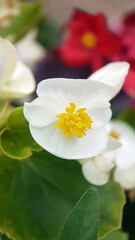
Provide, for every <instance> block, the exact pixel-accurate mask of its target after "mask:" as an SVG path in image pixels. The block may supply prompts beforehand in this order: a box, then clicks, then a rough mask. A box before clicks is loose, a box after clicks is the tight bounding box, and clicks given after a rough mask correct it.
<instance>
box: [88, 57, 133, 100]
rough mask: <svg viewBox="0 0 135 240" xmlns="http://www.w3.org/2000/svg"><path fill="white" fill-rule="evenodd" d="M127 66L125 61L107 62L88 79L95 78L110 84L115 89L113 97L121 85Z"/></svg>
mask: <svg viewBox="0 0 135 240" xmlns="http://www.w3.org/2000/svg"><path fill="white" fill-rule="evenodd" d="M129 67H130V65H129V63H127V62H114V63H109V64H107V65H106V66H104V67H103V68H101V69H99V70H98V71H96V72H95V73H93V74H92V75H91V76H90V77H89V78H88V80H95V81H99V82H103V83H105V84H107V85H110V86H112V87H113V88H114V91H115V92H114V95H113V97H115V96H116V95H117V94H118V93H119V91H120V90H121V88H122V86H123V83H124V80H125V77H126V75H127V74H128V70H129Z"/></svg>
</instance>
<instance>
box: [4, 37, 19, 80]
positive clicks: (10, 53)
mask: <svg viewBox="0 0 135 240" xmlns="http://www.w3.org/2000/svg"><path fill="white" fill-rule="evenodd" d="M16 64H17V53H16V49H15V47H14V46H13V45H12V44H11V43H10V41H9V40H7V39H4V38H2V37H0V84H1V83H2V82H5V81H7V79H9V78H10V76H11V75H12V74H13V72H14V71H15V68H16Z"/></svg>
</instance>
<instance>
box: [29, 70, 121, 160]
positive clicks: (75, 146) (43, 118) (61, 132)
mask: <svg viewBox="0 0 135 240" xmlns="http://www.w3.org/2000/svg"><path fill="white" fill-rule="evenodd" d="M116 71H117V69H116ZM123 71H124V73H125V69H123ZM117 72H118V71H117ZM114 77H115V71H114ZM37 95H38V98H37V99H35V100H34V101H33V102H31V103H25V105H24V115H25V117H26V119H27V120H28V122H29V124H30V131H31V134H32V136H33V138H34V139H35V141H36V142H37V143H38V144H39V145H41V146H42V147H43V148H44V149H46V150H47V151H49V152H51V153H52V154H54V155H57V156H59V157H61V158H66V159H82V158H83V159H85V158H89V157H93V156H96V155H98V154H99V153H101V152H102V151H103V150H104V149H105V148H106V146H107V143H108V134H107V133H106V130H105V129H104V126H105V125H106V124H107V122H108V121H109V120H110V118H111V110H110V104H109V100H110V99H111V98H112V96H113V95H114V90H113V88H112V87H110V86H108V85H106V84H104V83H101V82H97V81H92V80H89V81H88V80H82V79H77V80H73V79H48V80H44V81H42V82H40V83H39V85H38V89H37Z"/></svg>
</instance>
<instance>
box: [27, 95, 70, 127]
mask: <svg viewBox="0 0 135 240" xmlns="http://www.w3.org/2000/svg"><path fill="white" fill-rule="evenodd" d="M58 100H59V99H55V98H54V97H52V96H43V97H39V98H36V99H35V100H34V101H32V102H31V103H25V104H24V116H25V118H26V119H27V120H28V122H29V123H30V124H31V125H32V126H34V127H45V126H47V125H50V124H52V123H54V122H56V121H58V120H59V118H58V117H56V115H58V114H60V113H61V112H64V111H65V109H64V108H63V104H62V102H61V101H58Z"/></svg>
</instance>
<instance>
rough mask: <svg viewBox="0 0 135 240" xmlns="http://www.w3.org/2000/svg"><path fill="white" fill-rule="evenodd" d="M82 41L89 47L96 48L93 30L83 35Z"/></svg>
mask: <svg viewBox="0 0 135 240" xmlns="http://www.w3.org/2000/svg"><path fill="white" fill-rule="evenodd" d="M82 43H83V44H84V46H85V47H87V48H94V47H96V44H97V43H96V37H95V35H94V34H93V33H92V32H85V33H84V34H83V35H82Z"/></svg>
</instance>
